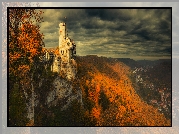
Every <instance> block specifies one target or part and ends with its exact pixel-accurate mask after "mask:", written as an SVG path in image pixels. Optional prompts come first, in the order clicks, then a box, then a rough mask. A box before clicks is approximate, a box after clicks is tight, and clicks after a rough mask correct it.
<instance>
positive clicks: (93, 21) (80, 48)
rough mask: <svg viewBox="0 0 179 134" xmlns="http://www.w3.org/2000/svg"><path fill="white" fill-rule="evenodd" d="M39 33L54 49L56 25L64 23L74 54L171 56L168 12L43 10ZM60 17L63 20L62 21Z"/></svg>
mask: <svg viewBox="0 0 179 134" xmlns="http://www.w3.org/2000/svg"><path fill="white" fill-rule="evenodd" d="M44 12H45V13H44V15H43V17H44V23H42V24H41V31H42V32H43V33H44V34H45V40H44V41H45V44H46V46H47V47H57V46H58V30H59V23H60V22H66V23H67V31H68V36H69V37H70V38H72V39H73V40H74V41H75V42H76V45H77V55H87V54H96V55H99V56H106V57H125V56H126V57H131V58H133V57H135V56H141V58H143V57H147V56H153V57H154V56H156V59H157V57H158V58H160V57H162V56H168V58H170V57H171V10H170V9H46V10H44ZM64 17H67V19H65V18H64Z"/></svg>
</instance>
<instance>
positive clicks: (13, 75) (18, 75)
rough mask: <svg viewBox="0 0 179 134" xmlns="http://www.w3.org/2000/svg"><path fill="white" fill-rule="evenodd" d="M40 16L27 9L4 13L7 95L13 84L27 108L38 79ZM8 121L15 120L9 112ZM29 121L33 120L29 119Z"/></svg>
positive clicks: (16, 9) (40, 53)
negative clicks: (6, 17) (5, 19)
mask: <svg viewBox="0 0 179 134" xmlns="http://www.w3.org/2000/svg"><path fill="white" fill-rule="evenodd" d="M42 13H43V12H42V11H41V10H37V9H27V8H9V10H8V30H9V32H8V34H9V37H8V39H9V40H8V50H9V53H8V57H9V91H10V92H11V90H14V84H17V85H18V88H19V89H18V90H19V92H21V93H23V96H24V101H25V102H26V105H28V104H30V105H31V107H33V106H34V88H35V82H36V81H35V80H37V79H35V78H37V77H39V74H38V73H37V71H36V70H37V68H38V64H39V62H40V60H39V56H41V55H42V47H43V45H44V43H43V36H44V35H43V34H42V33H41V32H40V26H39V23H41V22H42V19H43V18H42V17H41V14H42ZM19 97H20V96H19ZM28 100H31V102H29V101H28ZM12 101H16V100H13V99H12V98H10V104H11V102H12ZM10 107H11V105H10V106H9V111H11V110H17V109H10ZM32 111H33V112H34V110H32ZM17 114H18V113H17ZM14 116H17V115H14ZM9 118H11V120H13V119H15V118H13V116H12V115H11V112H10V115H9ZM31 119H32V120H33V116H32V117H31ZM19 120H20V119H19ZM13 122H18V120H15V121H13ZM32 122H33V121H32ZM16 124H17V123H16ZM11 125H15V124H11ZM24 125H25V124H24Z"/></svg>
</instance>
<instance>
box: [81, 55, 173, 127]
mask: <svg viewBox="0 0 179 134" xmlns="http://www.w3.org/2000/svg"><path fill="white" fill-rule="evenodd" d="M77 63H78V76H79V79H80V87H81V90H82V93H83V102H84V107H85V108H86V109H87V111H88V112H89V113H90V115H91V117H93V118H92V119H93V120H95V121H96V124H95V125H99V126H170V125H171V122H170V120H168V119H166V118H165V116H164V115H163V114H161V113H159V111H158V110H157V108H154V107H153V106H151V105H148V104H147V103H146V102H144V101H142V99H141V98H140V97H139V95H138V94H137V93H136V91H135V89H134V87H133V84H132V82H131V79H130V77H129V76H130V72H131V70H130V67H128V66H127V65H125V64H124V63H122V62H119V61H117V60H116V59H108V58H104V57H97V56H86V57H78V58H77Z"/></svg>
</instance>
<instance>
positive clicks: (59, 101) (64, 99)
mask: <svg viewBox="0 0 179 134" xmlns="http://www.w3.org/2000/svg"><path fill="white" fill-rule="evenodd" d="M53 86H54V90H53V91H51V92H49V94H48V96H47V101H46V104H47V105H48V107H50V106H56V105H60V108H61V110H65V109H66V108H67V107H68V106H69V105H70V104H71V102H72V101H73V100H78V101H79V102H80V103H81V104H82V93H81V90H80V89H79V90H77V91H76V92H75V93H74V92H73V91H72V90H73V87H72V83H71V82H70V81H67V80H65V79H63V78H61V77H57V78H56V79H55V80H54V82H53Z"/></svg>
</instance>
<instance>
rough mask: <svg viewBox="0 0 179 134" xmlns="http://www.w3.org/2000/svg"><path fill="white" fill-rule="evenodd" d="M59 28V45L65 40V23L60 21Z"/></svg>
mask: <svg viewBox="0 0 179 134" xmlns="http://www.w3.org/2000/svg"><path fill="white" fill-rule="evenodd" d="M59 27H60V30H59V35H60V36H59V47H60V45H61V44H62V42H63V41H65V40H66V24H65V23H60V24H59Z"/></svg>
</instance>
